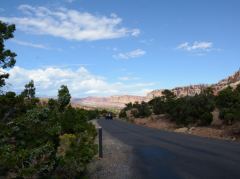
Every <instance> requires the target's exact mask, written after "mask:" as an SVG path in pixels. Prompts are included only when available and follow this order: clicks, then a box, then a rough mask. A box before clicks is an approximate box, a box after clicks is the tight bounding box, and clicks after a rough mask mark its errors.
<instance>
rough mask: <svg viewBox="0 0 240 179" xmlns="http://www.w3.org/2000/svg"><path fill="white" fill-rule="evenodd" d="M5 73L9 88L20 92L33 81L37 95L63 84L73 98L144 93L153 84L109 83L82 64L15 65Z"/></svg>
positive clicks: (52, 91)
mask: <svg viewBox="0 0 240 179" xmlns="http://www.w3.org/2000/svg"><path fill="white" fill-rule="evenodd" d="M8 72H9V73H10V78H9V79H8V80H7V83H8V84H11V85H9V86H10V87H9V88H10V89H9V90H14V91H16V92H21V91H22V90H23V88H24V85H25V84H26V83H28V82H29V81H30V80H34V82H35V86H36V88H37V95H38V96H56V95H57V90H58V89H59V87H60V86H61V85H63V84H64V85H67V86H68V88H69V90H70V92H71V94H72V96H73V97H83V96H88V95H94V96H96V95H99V96H109V95H121V94H133V95H144V94H145V89H148V88H149V87H152V86H153V85H155V84H154V83H132V84H124V83H122V82H115V83H109V82H107V80H106V79H105V78H103V77H101V76H97V75H94V74H92V73H90V72H89V71H88V70H87V69H86V68H84V67H80V68H78V69H77V70H76V71H74V70H71V69H66V68H57V67H47V68H39V69H32V70H28V69H25V68H21V67H18V66H16V67H14V68H12V69H10V70H8Z"/></svg>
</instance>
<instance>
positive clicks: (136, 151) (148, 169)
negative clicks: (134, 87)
mask: <svg viewBox="0 0 240 179" xmlns="http://www.w3.org/2000/svg"><path fill="white" fill-rule="evenodd" d="M99 124H100V125H101V126H102V128H103V130H105V131H107V132H108V133H110V134H111V135H112V136H113V137H115V138H117V139H119V140H120V141H122V142H124V143H125V144H127V145H129V146H131V147H132V148H133V150H132V154H131V156H132V158H133V162H132V166H133V170H134V171H133V172H135V173H138V176H141V177H140V178H147V179H154V178H162V179H166V178H201V179H205V178H206V179H207V178H209V179H215V178H216V179H221V178H226V179H229V178H233V179H240V144H239V143H236V142H231V141H223V140H214V139H208V138H202V137H197V136H191V135H186V134H179V133H173V132H166V131H161V130H156V129H151V128H147V127H142V126H138V125H134V124H130V123H127V122H123V121H119V120H112V121H109V120H104V119H102V120H99ZM103 137H104V136H103ZM113 152H114V151H113ZM116 155H117V153H116Z"/></svg>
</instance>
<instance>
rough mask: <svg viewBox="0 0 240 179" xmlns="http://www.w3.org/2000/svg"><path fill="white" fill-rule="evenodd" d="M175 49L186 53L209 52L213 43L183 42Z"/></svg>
mask: <svg viewBox="0 0 240 179" xmlns="http://www.w3.org/2000/svg"><path fill="white" fill-rule="evenodd" d="M177 49H181V50H184V51H188V52H193V51H205V52H206V51H211V50H212V49H213V43H212V42H204V41H202V42H198V41H195V42H193V43H192V44H191V43H189V42H184V43H182V44H180V45H178V47H177Z"/></svg>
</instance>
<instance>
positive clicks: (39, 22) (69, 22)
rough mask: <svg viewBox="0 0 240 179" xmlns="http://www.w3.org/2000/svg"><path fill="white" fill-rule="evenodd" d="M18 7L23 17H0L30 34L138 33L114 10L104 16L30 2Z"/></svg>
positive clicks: (96, 35)
mask: <svg viewBox="0 0 240 179" xmlns="http://www.w3.org/2000/svg"><path fill="white" fill-rule="evenodd" d="M18 9H19V10H20V11H21V12H22V13H23V14H24V16H23V17H0V19H1V20H3V21H6V22H9V23H14V24H16V25H17V29H20V30H22V31H25V32H28V33H32V34H38V35H51V36H55V37H61V38H64V39H67V40H79V41H81V40H87V41H93V40H102V39H114V38H120V37H124V36H137V35H139V33H140V30H139V29H129V28H125V27H121V23H122V19H121V18H120V17H118V16H117V15H116V14H111V15H110V16H109V17H107V16H100V15H95V14H91V13H88V12H80V11H77V10H71V9H66V8H58V9H54V10H51V9H48V8H46V7H33V6H30V5H20V6H19V8H18Z"/></svg>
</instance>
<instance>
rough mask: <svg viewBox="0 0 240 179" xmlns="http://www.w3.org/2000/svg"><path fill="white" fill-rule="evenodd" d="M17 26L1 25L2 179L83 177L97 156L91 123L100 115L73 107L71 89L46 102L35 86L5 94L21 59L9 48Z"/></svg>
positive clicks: (0, 144)
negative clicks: (17, 92) (5, 89)
mask: <svg viewBox="0 0 240 179" xmlns="http://www.w3.org/2000/svg"><path fill="white" fill-rule="evenodd" d="M14 31H15V26H14V25H8V24H6V23H3V22H1V21H0V92H1V94H0V178H81V177H83V176H84V172H85V171H86V167H87V164H88V163H89V162H90V161H91V160H92V158H93V157H94V156H95V155H96V153H97V146H96V145H95V143H94V140H95V137H96V135H97V132H96V130H95V127H94V126H93V125H92V124H91V123H89V122H88V121H89V120H91V119H93V118H96V117H97V115H98V114H99V113H98V111H87V110H84V109H77V108H73V107H72V106H71V104H70V100H71V95H70V93H69V91H68V88H67V86H65V85H62V86H61V87H60V89H59V90H58V97H57V99H50V100H48V101H47V102H41V100H39V99H38V98H37V97H36V96H35V91H36V89H35V86H34V82H33V81H30V82H29V83H28V84H26V85H25V89H24V90H23V91H22V92H21V93H20V94H16V93H15V92H12V91H4V90H3V87H4V86H5V80H6V79H7V78H8V77H9V74H8V73H7V71H6V70H5V71H4V69H8V68H12V67H13V66H14V64H15V62H16V60H15V57H16V54H15V53H13V52H12V51H11V50H8V49H5V46H4V43H5V41H6V40H8V39H10V38H13V32H14Z"/></svg>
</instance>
